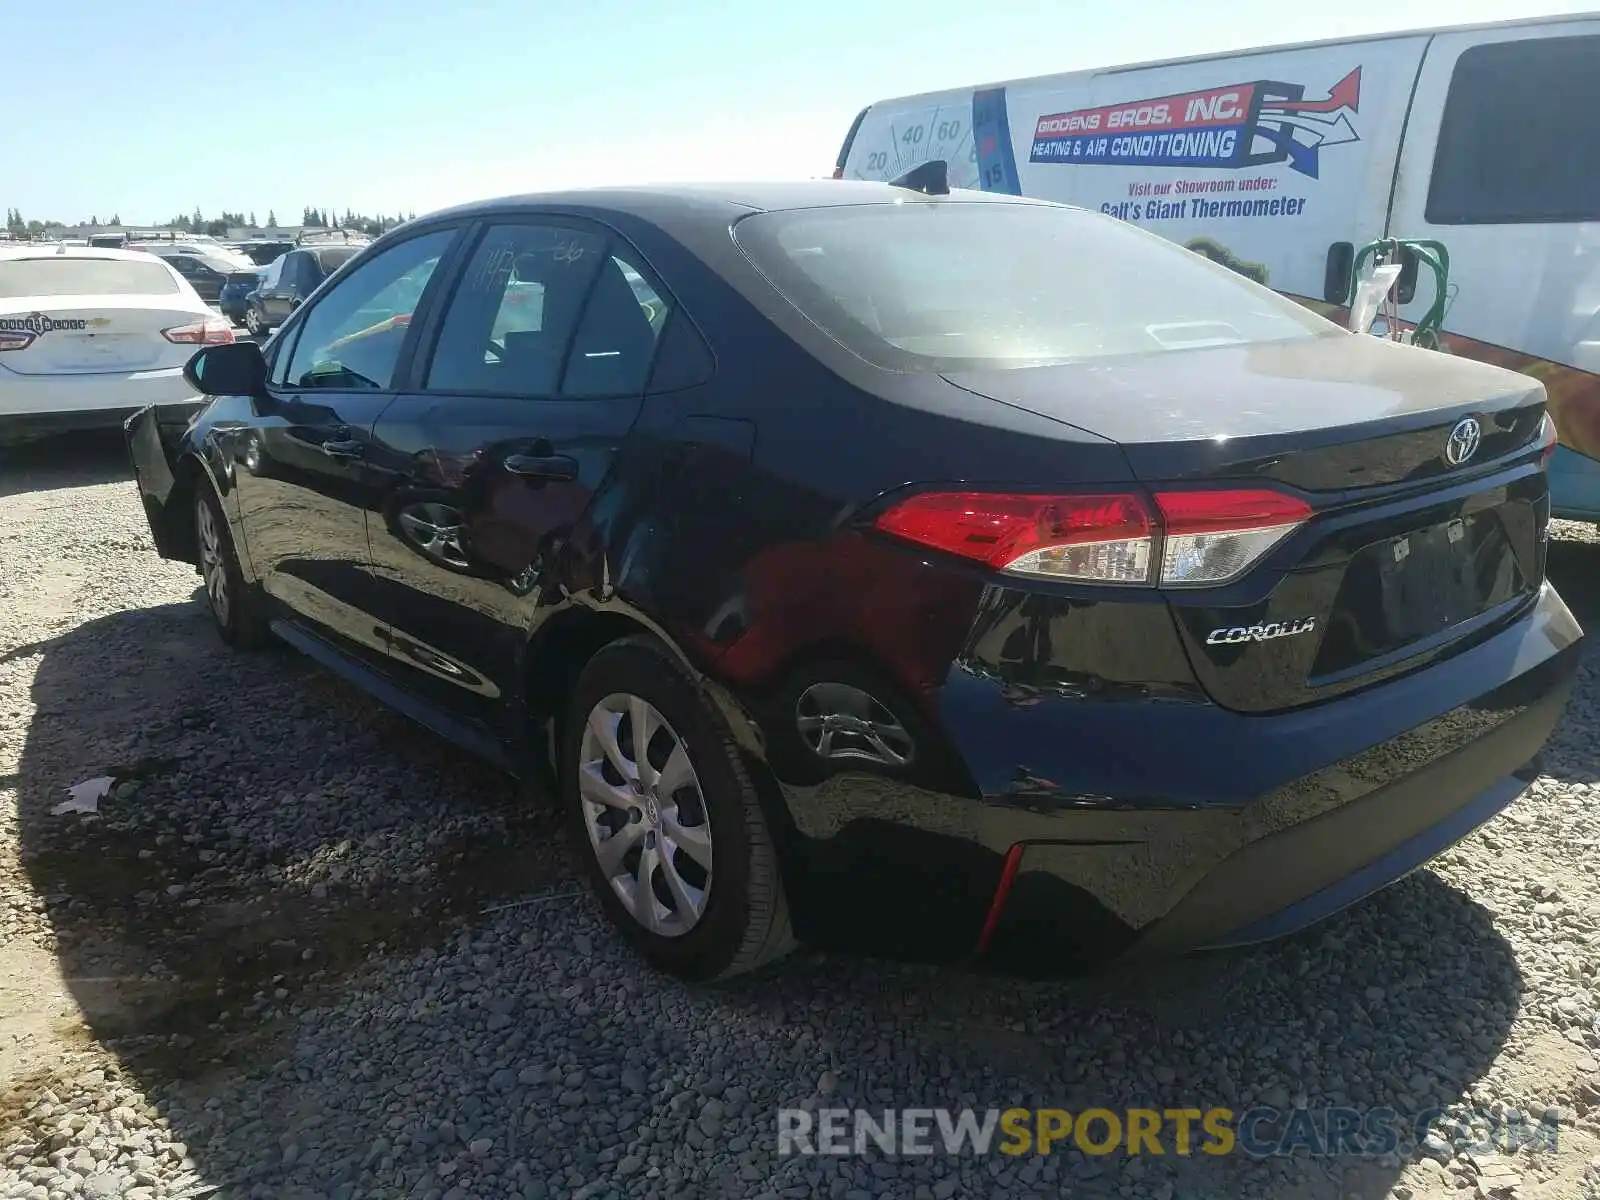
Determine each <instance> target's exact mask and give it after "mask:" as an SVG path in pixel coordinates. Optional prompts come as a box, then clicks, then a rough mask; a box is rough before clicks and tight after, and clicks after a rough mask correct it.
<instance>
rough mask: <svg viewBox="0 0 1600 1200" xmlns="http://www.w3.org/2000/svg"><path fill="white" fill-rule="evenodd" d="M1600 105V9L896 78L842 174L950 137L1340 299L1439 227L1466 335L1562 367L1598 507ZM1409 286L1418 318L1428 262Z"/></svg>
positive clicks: (887, 163) (1003, 179)
mask: <svg viewBox="0 0 1600 1200" xmlns="http://www.w3.org/2000/svg"><path fill="white" fill-rule="evenodd" d="M1596 114H1600V13H1594V14H1586V15H1582V16H1571V17H1558V18H1542V19H1539V20H1527V21H1513V22H1505V23H1500V24H1494V25H1472V26H1459V27H1455V28H1449V29H1433V30H1423V31H1419V32H1416V33H1403V34H1386V35H1382V36H1375V37H1368V38H1347V39H1342V40H1338V41H1326V42H1315V43H1307V44H1304V45H1297V46H1280V47H1271V48H1267V49H1261V50H1249V51H1242V52H1239V53H1236V54H1219V55H1209V56H1205V57H1198V58H1186V59H1178V60H1173V61H1169V62H1159V63H1145V64H1141V65H1138V66H1130V67H1118V68H1114V69H1110V70H1099V71H1081V72H1075V73H1072V74H1065V75H1048V76H1040V77H1038V78H1033V79H1021V80H1014V81H1011V82H1007V83H997V84H992V85H987V86H979V87H969V88H962V89H959V90H955V91H948V92H937V93H931V94H928V95H923V96H909V97H904V98H902V99H898V100H885V101H881V102H879V103H876V104H873V105H871V106H870V107H869V108H867V109H865V110H863V111H862V113H861V114H860V115H859V116H858V117H857V118H856V120H855V123H854V124H853V125H852V127H851V129H850V133H849V135H848V137H847V138H846V140H845V143H844V148H843V150H842V151H841V152H840V155H839V160H838V163H837V165H836V169H835V171H834V175H835V177H836V178H851V179H894V178H898V177H899V176H901V175H903V174H905V173H906V172H907V171H909V170H911V169H912V168H913V167H915V166H917V165H919V164H921V163H923V162H927V161H929V160H933V159H942V160H944V161H945V162H946V163H947V164H948V174H949V181H950V186H952V187H967V188H980V189H983V190H985V191H994V192H1009V193H1012V194H1018V195H1028V196H1037V197H1041V198H1044V199H1048V200H1059V201H1063V202H1066V203H1069V204H1077V205H1082V206H1084V207H1088V208H1096V209H1099V210H1100V211H1101V212H1105V213H1109V214H1111V215H1113V216H1116V217H1119V218H1121V219H1123V220H1125V221H1132V222H1136V223H1137V224H1139V225H1141V226H1143V227H1144V228H1146V229H1150V230H1152V231H1155V232H1157V233H1160V234H1162V235H1163V236H1165V237H1169V238H1171V239H1172V240H1174V241H1177V242H1180V243H1182V244H1183V245H1185V246H1187V247H1189V248H1190V249H1193V250H1197V251H1200V252H1202V253H1205V254H1207V255H1208V256H1210V257H1212V258H1215V259H1218V260H1220V261H1224V262H1226V263H1228V264H1229V265H1230V266H1232V267H1233V268H1234V269H1235V270H1238V271H1241V272H1242V273H1244V274H1246V275H1249V276H1251V277H1253V278H1255V279H1257V280H1259V281H1261V282H1263V283H1266V284H1267V285H1268V286H1270V287H1273V288H1275V289H1277V290H1278V291H1280V292H1283V293H1285V294H1286V295H1289V296H1292V297H1294V298H1295V299H1298V300H1300V301H1302V302H1303V303H1306V304H1308V305H1310V306H1312V307H1314V308H1316V309H1317V310H1318V311H1320V312H1323V313H1325V314H1327V315H1329V316H1332V317H1334V318H1335V319H1341V320H1342V319H1343V316H1344V311H1343V305H1344V303H1345V298H1346V295H1347V291H1348V285H1349V279H1350V272H1351V257H1352V253H1353V251H1354V250H1355V249H1356V248H1359V247H1361V246H1362V245H1364V244H1366V243H1368V242H1371V241H1374V240H1376V239H1378V238H1381V237H1398V238H1424V239H1434V240H1437V241H1439V242H1442V243H1443V244H1444V246H1445V248H1446V250H1447V251H1448V253H1449V267H1450V270H1449V283H1448V290H1447V295H1446V303H1447V306H1448V307H1447V309H1446V311H1445V318H1444V322H1443V329H1444V337H1443V341H1444V344H1445V346H1446V348H1448V349H1449V350H1450V351H1452V352H1454V353H1456V354H1464V355H1468V356H1471V357H1474V358H1482V359H1486V360H1488V361H1490V362H1494V363H1497V364H1500V365H1502V366H1508V367H1511V368H1513V369H1515V370H1519V371H1524V372H1526V373H1528V374H1530V375H1534V376H1536V377H1538V378H1539V379H1540V380H1541V381H1543V383H1544V385H1545V387H1546V388H1547V389H1548V391H1549V395H1550V406H1551V411H1552V413H1553V414H1554V416H1555V418H1556V423H1557V426H1558V428H1559V429H1560V431H1561V441H1562V446H1563V449H1562V450H1561V451H1559V452H1558V453H1557V455H1556V457H1555V459H1554V460H1553V461H1552V464H1551V476H1552V479H1551V487H1552V493H1553V495H1554V507H1555V510H1556V515H1558V516H1566V517H1571V518H1575V519H1585V520H1600V461H1596V460H1597V459H1600V135H1597V133H1596ZM1399 288H1400V290H1399V292H1398V296H1399V298H1400V299H1402V300H1405V301H1406V302H1405V303H1403V304H1402V305H1401V308H1400V315H1401V317H1402V318H1404V319H1406V320H1409V321H1416V320H1417V319H1419V318H1420V317H1421V316H1422V314H1423V313H1425V312H1426V311H1427V309H1428V308H1429V306H1430V305H1431V304H1432V302H1433V299H1434V294H1433V293H1434V285H1433V280H1432V278H1431V277H1430V272H1428V271H1426V270H1424V271H1422V272H1420V273H1417V272H1414V271H1412V270H1410V269H1409V268H1408V272H1407V274H1406V275H1404V276H1402V280H1401V284H1400V285H1399ZM1408 296H1409V297H1410V298H1409V299H1407V297H1408Z"/></svg>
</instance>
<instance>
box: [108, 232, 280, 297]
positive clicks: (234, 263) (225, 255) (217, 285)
mask: <svg viewBox="0 0 1600 1200" xmlns="http://www.w3.org/2000/svg"><path fill="white" fill-rule="evenodd" d="M135 248H137V249H143V250H147V251H148V252H149V253H151V254H154V255H156V256H157V257H159V258H161V259H163V260H164V261H165V262H166V263H168V264H169V265H170V266H171V267H172V269H173V270H175V271H177V272H178V274H180V275H182V276H183V277H184V278H185V279H187V280H188V281H189V285H190V286H191V287H193V288H194V290H195V291H196V292H197V293H199V296H200V298H201V299H202V300H204V301H205V302H206V303H207V304H216V303H217V302H218V301H219V300H220V299H221V298H222V288H223V285H225V284H226V283H227V282H228V279H229V277H230V276H232V275H233V274H235V273H236V272H239V271H249V270H251V269H252V268H253V267H254V265H255V264H254V263H252V262H251V261H250V260H249V259H248V258H246V257H244V256H243V255H242V254H235V253H233V252H232V251H230V250H228V249H226V248H225V247H223V246H221V245H216V246H208V245H206V244H204V243H184V242H177V243H171V242H151V243H143V244H138V245H136V247H135Z"/></svg>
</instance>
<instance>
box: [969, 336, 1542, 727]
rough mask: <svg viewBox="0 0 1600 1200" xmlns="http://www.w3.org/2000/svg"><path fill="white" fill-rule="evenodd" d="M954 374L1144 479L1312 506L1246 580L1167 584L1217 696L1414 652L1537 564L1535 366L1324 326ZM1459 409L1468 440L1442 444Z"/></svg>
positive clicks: (1447, 642) (1424, 658)
mask: <svg viewBox="0 0 1600 1200" xmlns="http://www.w3.org/2000/svg"><path fill="white" fill-rule="evenodd" d="M946 378H947V379H949V380H950V382H952V383H955V384H957V385H959V386H961V387H963V388H966V389H967V390H969V391H972V392H975V393H977V394H979V395H984V396H988V397H990V398H991V399H994V400H998V401H1000V402H1002V403H1005V404H1008V405H1012V406H1015V407H1018V408H1023V409H1026V410H1028V411H1031V412H1034V413H1038V414H1040V415H1043V416H1047V417H1050V418H1052V419H1055V420H1059V421H1063V422H1066V423H1069V424H1071V425H1074V426H1077V427H1079V428H1082V429H1084V430H1087V431H1089V432H1093V433H1096V434H1099V435H1100V436H1102V437H1107V438H1110V439H1112V440H1113V441H1115V442H1117V443H1118V444H1119V445H1120V446H1121V447H1122V449H1123V452H1124V453H1125V454H1126V455H1127V458H1128V462H1129V464H1130V466H1131V468H1132V471H1133V473H1134V475H1135V477H1136V478H1138V479H1139V480H1140V481H1141V482H1142V483H1144V484H1145V485H1146V486H1148V487H1150V488H1151V489H1152V490H1161V489H1164V488H1167V487H1169V486H1175V487H1177V488H1184V487H1191V486H1197V485H1199V486H1204V485H1216V486H1227V487H1241V486H1248V487H1260V486H1268V487H1276V488H1279V489H1281V490H1286V491H1289V492H1291V493H1292V494H1295V495H1298V496H1299V497H1300V498H1301V499H1304V500H1306V501H1307V502H1309V503H1310V504H1311V506H1312V508H1313V510H1314V511H1313V515H1312V516H1311V518H1310V519H1309V520H1308V521H1307V522H1306V523H1305V524H1304V525H1302V526H1301V527H1300V528H1298V529H1297V530H1296V531H1295V532H1294V533H1293V534H1291V535H1290V536H1289V537H1287V538H1286V539H1285V540H1284V541H1283V542H1281V543H1280V544H1279V545H1277V546H1276V547H1275V548H1274V549H1273V550H1271V551H1270V552H1269V553H1268V554H1267V555H1266V557H1265V558H1264V559H1262V561H1260V562H1259V563H1257V564H1256V565H1255V567H1254V568H1253V569H1252V570H1250V571H1248V572H1246V573H1245V574H1244V575H1243V577H1241V578H1240V579H1239V580H1237V581H1235V582H1232V583H1228V584H1225V585H1222V586H1218V587H1208V588H1199V589H1194V590H1188V591H1186V590H1170V591H1169V592H1168V593H1167V599H1168V604H1169V607H1170V608H1171V610H1172V613H1173V617H1174V619H1175V620H1176V622H1177V625H1178V629H1179V632H1180V636H1181V637H1182V639H1183V641H1184V643H1185V646H1186V648H1187V650H1188V652H1189V657H1190V660H1191V662H1192V664H1193V666H1194V669H1195V673H1196V675H1197V677H1198V678H1199V680H1200V682H1201V684H1202V686H1203V687H1205V688H1206V690H1207V691H1208V693H1209V694H1210V695H1211V697H1212V699H1213V700H1215V701H1216V702H1217V703H1219V704H1222V705H1224V706H1226V707H1229V708H1233V709H1236V710H1239V711H1246V712H1269V711H1276V710H1280V709H1284V708H1291V707H1296V706H1300V705H1305V704H1310V703H1315V702H1316V701H1318V700H1321V699H1325V698H1329V697H1332V696H1335V695H1339V694H1342V693H1344V692H1348V691H1351V690H1354V689H1356V688H1360V687H1363V686H1367V685H1369V684H1371V683H1374V682H1376V681H1378V680H1379V679H1383V678H1387V677H1389V676H1391V675H1395V674H1399V673H1402V672H1405V671H1410V670H1414V669H1416V668H1418V667H1419V666H1422V665H1424V664H1425V663H1427V662H1429V661H1432V660H1433V659H1434V658H1437V657H1439V656H1441V655H1443V654H1447V653H1450V652H1452V651H1453V650H1455V649H1459V648H1461V647H1462V646H1464V645H1467V644H1470V643H1471V641H1472V640H1473V639H1474V638H1475V637H1476V636H1479V635H1485V636H1486V635H1487V633H1488V632H1489V631H1491V630H1492V629H1494V628H1497V627H1498V626H1499V624H1500V623H1501V622H1502V621H1503V620H1505V619H1509V618H1510V617H1511V616H1513V615H1514V614H1515V613H1516V612H1517V611H1519V610H1520V609H1521V607H1522V606H1523V605H1524V604H1525V603H1526V602H1527V601H1528V600H1529V599H1530V598H1531V597H1532V595H1533V593H1534V592H1535V591H1536V590H1537V589H1538V587H1539V585H1540V584H1541V582H1542V581H1543V577H1544V549H1545V537H1546V525H1547V523H1548V517H1549V501H1548V495H1547V486H1546V481H1545V476H1544V472H1543V469H1542V465H1541V461H1540V453H1539V449H1540V424H1541V421H1542V418H1543V415H1544V401H1545V393H1544V388H1543V386H1542V385H1541V384H1539V383H1538V382H1537V381H1536V380H1533V379H1531V378H1529V377H1527V376H1524V375H1518V374H1515V373H1513V372H1510V371H1503V370H1500V369H1499V368H1495V367H1488V366H1485V365H1483V364H1480V363H1473V362H1469V361H1464V360H1461V359H1455V358H1451V357H1450V356H1448V355H1444V354H1439V353H1436V352H1432V351H1424V350H1414V349H1412V348H1409V347H1404V346H1399V345H1395V344H1392V343H1387V342H1383V341H1380V340H1379V339H1376V338H1369V337H1353V336H1333V337H1329V338H1318V339H1313V340H1310V341H1301V342H1295V343H1272V344H1260V345H1252V346H1228V347H1217V348H1208V349H1202V350H1193V351H1188V352H1184V353H1172V354H1160V355H1154V356H1150V357H1146V358H1140V359H1137V360H1131V359H1130V360H1122V361H1119V362H1112V363H1107V362H1100V363H1085V364H1075V365H1065V366H1059V367H1045V368H1033V369H1023V370H1010V371H992V372H983V373H959V374H951V375H948V376H946ZM1469 419H1470V420H1471V421H1473V422H1475V423H1476V429H1477V434H1478V436H1477V440H1476V444H1475V445H1474V446H1472V447H1471V448H1470V453H1467V454H1465V455H1464V456H1462V455H1460V454H1459V453H1458V454H1457V457H1458V458H1459V459H1460V461H1454V460H1453V459H1452V457H1451V453H1450V452H1449V446H1450V443H1451V438H1452V435H1453V434H1456V433H1457V431H1458V429H1461V428H1462V422H1464V421H1467V420H1469ZM1463 439H1465V434H1464V433H1462V434H1460V435H1458V443H1457V446H1456V449H1457V451H1458V452H1459V451H1460V450H1462V449H1465V448H1466V447H1465V446H1464V444H1463ZM1468 440H1469V439H1468Z"/></svg>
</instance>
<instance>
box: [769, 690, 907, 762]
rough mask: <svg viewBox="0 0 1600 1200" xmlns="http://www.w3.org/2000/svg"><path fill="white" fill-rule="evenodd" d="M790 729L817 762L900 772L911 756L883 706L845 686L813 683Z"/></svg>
mask: <svg viewBox="0 0 1600 1200" xmlns="http://www.w3.org/2000/svg"><path fill="white" fill-rule="evenodd" d="M795 726H796V727H797V728H798V729H799V731H800V736H801V738H803V739H804V740H805V743H806V745H807V746H808V747H810V749H811V752H812V753H813V754H815V755H816V756H817V757H818V758H825V759H855V760H857V761H859V762H871V763H877V764H879V765H880V766H885V767H903V766H905V765H906V764H907V763H909V762H910V761H911V758H912V755H913V754H914V753H915V751H916V743H915V742H914V741H913V740H912V737H911V735H910V734H909V733H907V732H906V727H905V726H904V725H902V724H901V723H900V720H899V718H897V717H896V716H895V715H894V713H892V712H891V711H890V710H889V708H888V706H887V705H885V704H884V703H882V702H881V701H879V700H877V699H875V698H874V697H872V696H870V695H868V694H867V693H866V692H864V691H862V690H861V689H860V688H857V687H851V686H850V685H849V684H847V683H814V684H812V685H811V686H810V687H808V688H807V689H806V690H805V691H803V692H801V693H800V699H799V700H798V702H797V703H796V704H795Z"/></svg>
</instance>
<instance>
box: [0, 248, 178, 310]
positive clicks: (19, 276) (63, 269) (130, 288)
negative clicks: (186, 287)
mask: <svg viewBox="0 0 1600 1200" xmlns="http://www.w3.org/2000/svg"><path fill="white" fill-rule="evenodd" d="M177 290H178V281H177V280H176V279H174V278H173V276H172V272H171V271H169V270H168V269H167V268H166V266H164V265H163V264H162V263H159V262H140V261H138V260H137V259H127V258H69V257H66V256H62V257H59V258H58V257H50V258H14V259H11V260H9V261H6V260H0V299H8V300H9V299H20V298H22V297H24V296H29V297H32V296H170V295H171V294H172V293H174V292H176V291H177Z"/></svg>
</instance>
